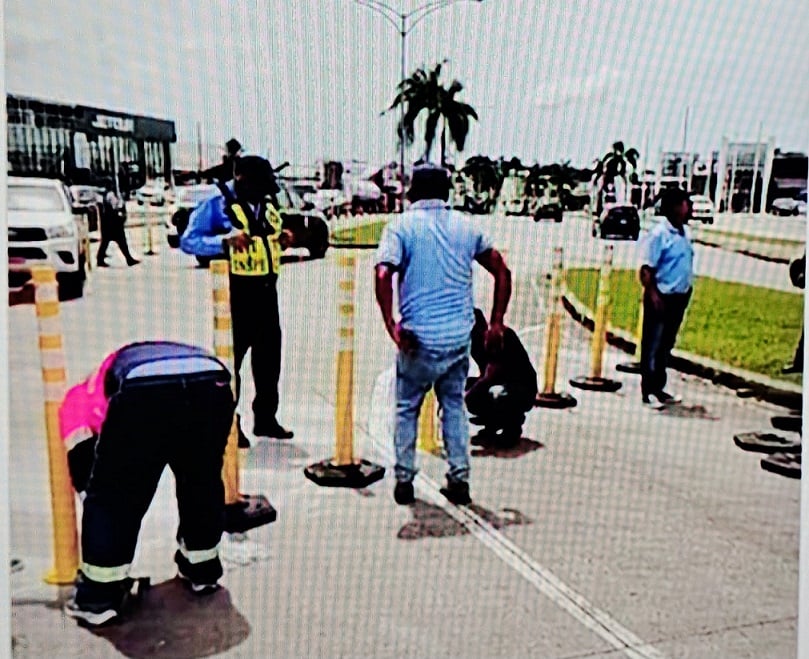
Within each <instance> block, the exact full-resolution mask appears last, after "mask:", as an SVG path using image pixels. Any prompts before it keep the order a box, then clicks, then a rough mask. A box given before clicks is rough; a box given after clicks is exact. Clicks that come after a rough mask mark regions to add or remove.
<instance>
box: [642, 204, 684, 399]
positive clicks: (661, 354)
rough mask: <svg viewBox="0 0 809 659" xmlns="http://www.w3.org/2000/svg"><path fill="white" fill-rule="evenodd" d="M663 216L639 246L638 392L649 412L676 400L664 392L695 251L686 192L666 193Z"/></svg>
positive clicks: (677, 397) (662, 205)
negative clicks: (639, 371) (639, 379)
mask: <svg viewBox="0 0 809 659" xmlns="http://www.w3.org/2000/svg"><path fill="white" fill-rule="evenodd" d="M660 208H661V211H662V213H663V215H664V217H663V218H662V219H661V221H660V222H659V223H658V224H657V225H655V226H654V227H653V228H652V229H651V230H650V231H649V234H648V236H647V237H646V239H645V241H644V242H643V243H642V252H643V256H642V265H641V267H640V280H641V283H642V284H643V331H642V335H641V336H642V339H641V357H640V363H641V394H642V397H643V404H644V405H646V406H648V407H650V408H652V409H662V408H663V407H664V406H665V405H670V404H673V403H678V402H680V400H681V399H680V397H679V396H674V395H672V394H670V393H668V392H667V391H665V387H666V365H667V364H668V360H669V357H670V356H671V351H672V349H673V348H674V343H675V341H676V340H677V332H679V330H680V325H681V324H682V322H683V316H684V315H685V310H686V308H687V307H688V302H689V300H690V299H691V291H692V286H693V283H694V247H693V245H692V244H691V234H690V232H689V231H688V228H687V226H686V225H687V224H688V220H689V219H691V213H692V204H691V199H690V198H689V195H688V193H687V192H686V191H684V190H680V189H679V188H677V189H672V190H666V191H665V192H664V193H663V197H662V199H661V203H660Z"/></svg>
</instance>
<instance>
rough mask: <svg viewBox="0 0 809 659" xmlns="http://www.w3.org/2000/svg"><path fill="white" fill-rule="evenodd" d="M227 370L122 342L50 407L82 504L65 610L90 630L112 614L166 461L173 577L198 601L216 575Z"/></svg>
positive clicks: (191, 355) (157, 346)
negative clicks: (173, 504)
mask: <svg viewBox="0 0 809 659" xmlns="http://www.w3.org/2000/svg"><path fill="white" fill-rule="evenodd" d="M230 377H231V375H230V372H229V371H228V370H227V369H226V368H225V366H224V365H223V364H222V363H221V362H220V361H218V360H217V359H216V358H215V357H214V356H212V355H211V354H209V353H208V352H206V351H204V350H202V349H200V348H195V347H193V346H189V345H184V344H181V343H170V342H162V341H161V342H144V343H133V344H129V345H126V346H124V347H122V348H120V349H119V350H117V351H116V352H114V353H112V354H111V355H109V356H108V357H107V358H106V359H105V360H104V361H103V362H102V364H101V366H100V367H99V368H98V369H97V370H96V372H95V373H93V374H92V375H91V376H90V377H89V378H88V379H87V380H85V381H84V382H82V383H80V384H78V385H76V386H75V387H73V388H72V389H70V390H69V391H68V392H67V395H66V396H65V399H64V401H63V402H62V405H61V407H60V410H59V423H60V430H61V433H62V438H63V439H64V441H65V448H66V450H67V452H68V453H67V456H68V465H69V468H70V477H71V479H72V482H73V486H74V487H75V489H76V491H77V492H79V494H80V496H81V497H82V499H83V501H84V506H83V508H84V509H83V514H82V523H81V526H82V528H81V555H82V556H81V558H82V560H81V564H80V567H79V574H78V578H77V580H76V587H75V592H74V595H73V598H72V599H71V600H70V601H69V602H68V603H67V604H66V607H65V612H66V613H67V614H68V615H69V616H72V617H74V618H77V619H79V620H81V621H83V622H84V623H85V624H88V625H91V626H97V625H102V624H104V623H107V622H110V621H112V620H114V619H116V618H119V616H120V615H121V612H122V609H123V607H124V605H125V603H126V600H127V596H128V591H129V589H130V588H131V585H132V580H131V579H130V578H129V568H130V565H131V563H132V560H133V558H134V555H135V547H136V545H137V541H138V533H139V531H140V525H141V521H142V519H143V516H144V515H145V514H146V511H147V510H148V508H149V505H150V504H151V502H152V499H153V497H154V495H155V492H156V490H157V485H158V482H159V481H160V477H161V475H162V473H163V470H164V468H165V467H166V465H168V466H169V467H170V468H171V470H172V472H173V473H174V477H175V481H176V493H177V504H178V507H179V514H180V525H179V529H178V531H177V542H178V545H179V548H178V550H177V552H176V554H175V556H174V560H175V562H176V563H177V568H178V571H179V576H180V578H181V579H183V581H184V583H185V584H186V585H187V586H188V587H189V589H190V590H191V591H192V592H193V593H195V594H198V595H204V594H207V593H212V592H214V591H215V590H217V588H218V584H217V582H218V580H219V579H220V578H221V576H222V564H221V562H220V560H219V542H220V539H221V536H222V531H223V524H224V506H225V494H224V485H223V483H222V460H223V455H224V451H225V444H226V443H227V438H228V435H229V432H230V427H231V423H232V420H233V412H234V409H235V403H234V399H233V393H232V391H231V386H230Z"/></svg>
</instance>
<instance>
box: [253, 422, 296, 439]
mask: <svg viewBox="0 0 809 659" xmlns="http://www.w3.org/2000/svg"><path fill="white" fill-rule="evenodd" d="M253 434H254V435H255V436H256V437H271V438H273V439H292V438H293V437H294V436H295V433H294V432H292V431H291V430H287V429H286V428H284V427H283V426H282V425H281V424H280V423H278V422H277V421H270V422H269V423H256V424H255V425H254V426H253Z"/></svg>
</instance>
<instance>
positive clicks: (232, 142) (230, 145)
mask: <svg viewBox="0 0 809 659" xmlns="http://www.w3.org/2000/svg"><path fill="white" fill-rule="evenodd" d="M225 150H226V151H227V152H228V155H229V156H235V155H236V154H237V153H239V151H241V150H242V145H241V143H240V142H239V140H237V139H236V138H235V137H231V138H230V139H229V140H228V141H227V142H225Z"/></svg>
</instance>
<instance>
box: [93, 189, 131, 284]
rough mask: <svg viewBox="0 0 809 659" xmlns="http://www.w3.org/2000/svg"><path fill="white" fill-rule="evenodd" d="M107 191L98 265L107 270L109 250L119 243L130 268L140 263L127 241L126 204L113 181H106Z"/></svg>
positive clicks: (101, 224) (102, 212) (102, 215)
mask: <svg viewBox="0 0 809 659" xmlns="http://www.w3.org/2000/svg"><path fill="white" fill-rule="evenodd" d="M106 188H107V191H106V192H105V193H104V203H103V206H102V210H101V222H100V223H99V229H100V231H101V242H100V244H99V245H98V252H97V254H96V263H97V265H98V267H99V268H107V267H109V265H108V264H107V249H108V248H109V246H110V243H111V242H114V243H117V245H118V247H119V249H120V250H121V254H123V255H124V258H125V259H126V264H127V265H128V266H133V265H137V264H138V263H140V261H138V260H137V259H136V258H135V257H134V256H132V254H131V253H130V251H129V244H128V243H127V240H126V229H125V228H124V225H125V224H126V204H125V203H124V200H123V199H122V198H121V197H120V195H119V194H118V192H117V191H116V189H115V184H114V182H113V181H111V180H108V181H106Z"/></svg>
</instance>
